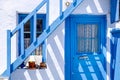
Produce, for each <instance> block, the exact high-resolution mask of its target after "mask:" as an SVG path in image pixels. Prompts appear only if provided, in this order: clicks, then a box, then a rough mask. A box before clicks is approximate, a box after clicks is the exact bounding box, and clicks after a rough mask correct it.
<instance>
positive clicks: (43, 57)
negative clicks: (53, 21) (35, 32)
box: [42, 0, 49, 62]
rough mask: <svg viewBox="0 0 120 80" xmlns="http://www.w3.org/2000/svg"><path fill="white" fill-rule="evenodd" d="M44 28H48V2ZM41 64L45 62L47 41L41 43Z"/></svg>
mask: <svg viewBox="0 0 120 80" xmlns="http://www.w3.org/2000/svg"><path fill="white" fill-rule="evenodd" d="M46 11H47V12H46V26H45V29H47V28H48V27H49V0H48V1H47V6H46ZM42 44H43V45H42V53H43V54H42V62H46V56H47V50H46V45H47V40H45V41H43V43H42Z"/></svg>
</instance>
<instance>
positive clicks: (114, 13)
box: [110, 0, 119, 23]
mask: <svg viewBox="0 0 120 80" xmlns="http://www.w3.org/2000/svg"><path fill="white" fill-rule="evenodd" d="M110 18H111V23H114V22H116V21H118V20H119V0H111V1H110Z"/></svg>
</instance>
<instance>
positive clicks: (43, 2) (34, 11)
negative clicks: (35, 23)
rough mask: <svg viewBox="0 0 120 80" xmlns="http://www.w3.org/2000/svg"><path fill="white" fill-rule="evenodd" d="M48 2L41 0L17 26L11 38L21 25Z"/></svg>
mask: <svg viewBox="0 0 120 80" xmlns="http://www.w3.org/2000/svg"><path fill="white" fill-rule="evenodd" d="M47 1H48V0H43V1H42V2H41V3H40V4H39V5H38V6H37V7H36V8H35V9H34V10H33V11H32V12H31V13H30V14H29V15H28V16H27V17H26V18H25V19H24V20H23V21H22V22H21V23H20V24H18V26H17V27H16V28H15V29H14V30H13V31H12V34H11V36H13V35H14V34H15V33H16V32H17V31H18V30H19V29H20V28H21V26H20V25H21V24H24V23H26V22H27V21H28V20H29V19H30V18H31V17H32V16H33V15H34V14H35V13H36V12H37V11H38V10H39V9H40V8H41V7H43V5H44V4H45V3H46V2H47Z"/></svg>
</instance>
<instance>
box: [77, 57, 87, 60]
mask: <svg viewBox="0 0 120 80" xmlns="http://www.w3.org/2000/svg"><path fill="white" fill-rule="evenodd" d="M87 59H88V56H79V60H87Z"/></svg>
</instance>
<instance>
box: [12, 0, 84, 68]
mask: <svg viewBox="0 0 120 80" xmlns="http://www.w3.org/2000/svg"><path fill="white" fill-rule="evenodd" d="M82 1H83V0H77V3H76V5H73V3H72V4H71V5H70V6H69V7H68V8H67V9H66V10H65V11H64V12H63V14H64V16H63V18H62V19H61V18H60V17H59V18H57V19H56V20H55V21H54V22H53V23H52V24H51V25H50V26H49V27H48V28H47V29H45V30H44V32H43V33H42V34H41V35H40V36H39V37H38V38H37V44H36V45H35V44H31V45H30V46H29V48H27V49H26V50H25V56H24V55H20V56H19V57H18V58H17V60H16V61H15V62H14V63H12V70H15V69H16V68H17V67H18V66H19V65H20V64H21V63H22V62H23V61H24V60H25V59H26V58H27V57H28V56H29V55H30V54H31V53H32V51H34V50H35V49H36V48H37V47H38V46H39V45H40V44H42V43H43V42H44V41H45V39H46V38H47V37H48V36H49V35H50V34H51V33H52V32H53V31H54V30H55V29H56V28H57V27H58V26H59V25H60V24H61V23H62V22H63V21H64V20H65V19H66V17H68V16H69V15H70V14H71V13H72V12H73V11H74V9H75V8H76V7H78V5H79V4H80V3H81V2H82ZM23 56H24V58H23Z"/></svg>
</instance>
